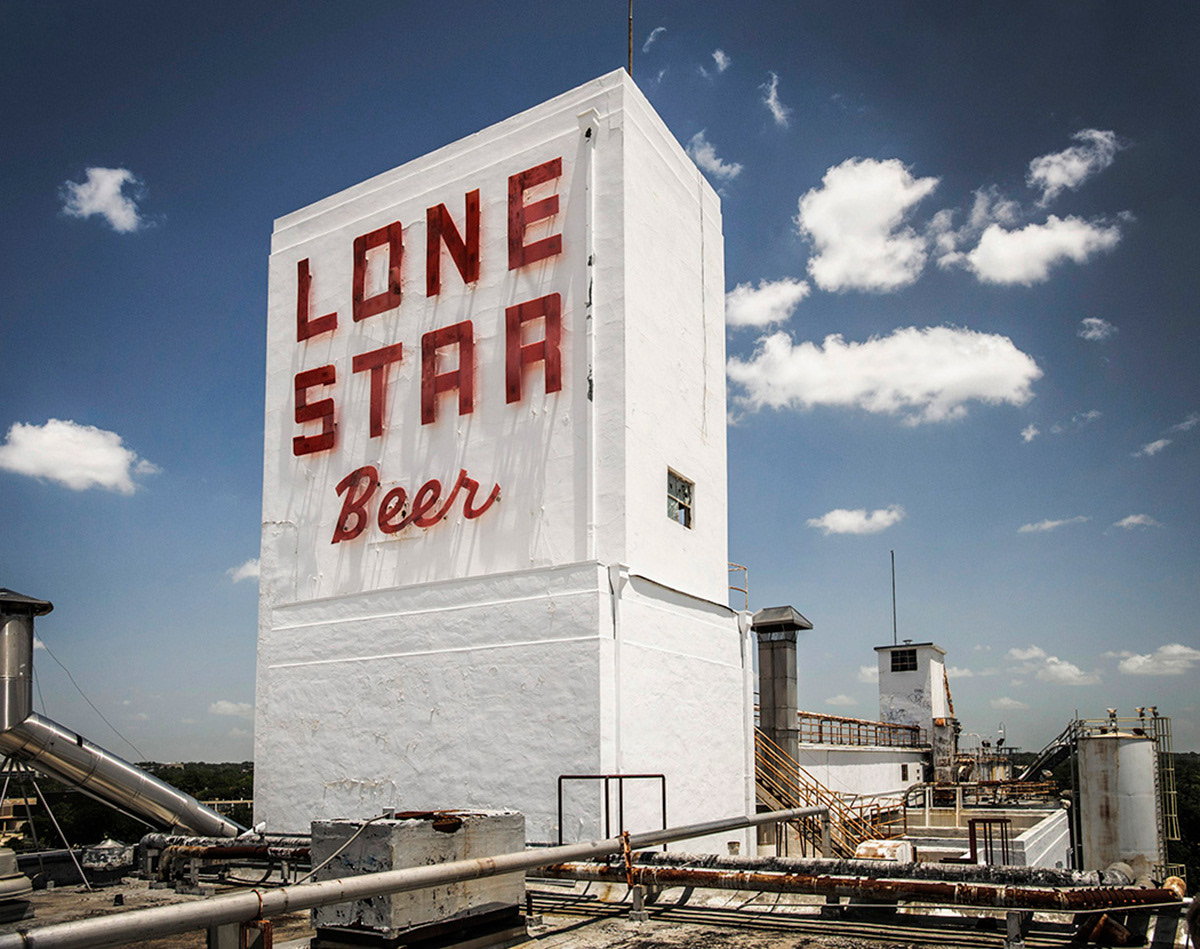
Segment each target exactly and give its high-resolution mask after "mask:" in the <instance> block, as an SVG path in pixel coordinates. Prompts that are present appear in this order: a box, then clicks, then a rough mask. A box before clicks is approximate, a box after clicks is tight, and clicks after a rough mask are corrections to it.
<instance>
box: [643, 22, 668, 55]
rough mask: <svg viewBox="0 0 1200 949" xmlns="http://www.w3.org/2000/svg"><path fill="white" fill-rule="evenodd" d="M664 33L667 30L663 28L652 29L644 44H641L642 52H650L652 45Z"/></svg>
mask: <svg viewBox="0 0 1200 949" xmlns="http://www.w3.org/2000/svg"><path fill="white" fill-rule="evenodd" d="M665 32H667V28H666V27H665V26H656V27H655V28H654V29H652V30H651V31H650V35H649V36H647V37H646V42H644V43H643V44H642V52H643V53H648V52H650V47H651V46H653V45H654V41H655V40H656V39H658V38H659V37H660V36H661V35H662V34H663V33H665Z"/></svg>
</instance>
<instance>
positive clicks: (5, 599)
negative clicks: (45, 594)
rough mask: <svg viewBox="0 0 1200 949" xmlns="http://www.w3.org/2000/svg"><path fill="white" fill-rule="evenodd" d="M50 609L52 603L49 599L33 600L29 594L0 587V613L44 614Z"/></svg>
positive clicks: (52, 605) (52, 607)
mask: <svg viewBox="0 0 1200 949" xmlns="http://www.w3.org/2000/svg"><path fill="white" fill-rule="evenodd" d="M52 609H54V604H53V603H51V602H50V601H49V600H35V599H34V598H33V597H31V596H26V595H25V594H24V593H17V592H16V591H15V590H10V589H8V587H0V613H17V614H28V615H30V616H45V615H46V614H47V613H49V612H50V611H51V610H52Z"/></svg>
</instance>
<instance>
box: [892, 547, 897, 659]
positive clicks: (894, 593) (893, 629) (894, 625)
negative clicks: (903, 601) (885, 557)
mask: <svg viewBox="0 0 1200 949" xmlns="http://www.w3.org/2000/svg"><path fill="white" fill-rule="evenodd" d="M892 645H893V646H895V645H896V551H894V550H893V551H892Z"/></svg>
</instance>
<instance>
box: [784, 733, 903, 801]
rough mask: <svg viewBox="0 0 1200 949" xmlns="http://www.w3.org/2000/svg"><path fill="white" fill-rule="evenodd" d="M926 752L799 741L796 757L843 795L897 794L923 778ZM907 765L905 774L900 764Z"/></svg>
mask: <svg viewBox="0 0 1200 949" xmlns="http://www.w3.org/2000/svg"><path fill="white" fill-rule="evenodd" d="M926 759H927V755H926V753H924V752H922V751H920V750H919V749H915V748H881V747H872V746H857V745H824V744H822V745H818V744H813V743H808V742H801V744H800V752H799V757H798V759H797V761H798V762H799V764H800V767H802V768H803V769H804V770H805V771H807V772H808V773H809V774H811V775H812V776H813V777H814V778H816V779H817V780H818V781H820V782H821V783H822V784H824V785H825V786H826V787H827V788H829V789H830V790H831V791H835V792H837V793H838V794H842V795H872V794H900V793H902V792H903V791H905V790H906V789H907V788H909V787H911V786H912V785H914V784H919V783H920V782H921V781H922V780H923V779H924V774H925V761H926ZM903 765H908V777H907V778H904V777H902V766H903Z"/></svg>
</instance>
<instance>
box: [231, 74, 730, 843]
mask: <svg viewBox="0 0 1200 949" xmlns="http://www.w3.org/2000/svg"><path fill="white" fill-rule="evenodd" d="M724 362H725V323H724V271H723V251H722V237H721V215H720V203H719V200H718V198H717V196H716V194H715V193H714V191H713V189H712V188H711V187H710V186H709V185H708V183H707V182H706V181H705V180H704V178H703V176H702V175H701V174H700V172H699V171H698V170H697V169H696V167H695V166H694V165H693V164H692V162H691V161H690V159H689V158H688V157H687V155H686V154H685V153H684V151H683V149H682V148H681V147H680V146H679V144H678V142H677V141H676V140H675V138H674V137H673V136H672V135H671V133H670V132H669V131H668V129H667V128H666V127H665V125H664V124H663V123H662V121H661V120H660V119H659V118H658V116H657V115H656V114H655V113H654V111H653V109H652V108H651V107H650V105H649V103H648V102H647V101H646V99H645V98H644V97H643V96H642V94H641V93H640V92H639V90H638V89H637V87H636V86H635V85H634V84H633V82H632V81H631V80H630V79H629V77H628V76H627V75H626V74H625V73H624V72H623V71H618V72H614V73H611V74H609V75H607V76H604V77H602V78H600V79H597V80H595V81H593V82H590V83H587V84H586V85H583V86H581V87H579V88H578V89H574V90H572V91H571V92H568V93H566V94H564V95H561V96H558V97H557V98H555V99H552V100H551V101H549V102H546V103H543V104H542V105H539V106H537V107H535V108H533V109H530V110H529V111H527V112H523V113H521V114H520V115H517V116H514V117H513V118H510V119H508V120H506V121H504V122H501V123H500V124H498V125H495V126H492V127H491V128H488V129H485V130H484V131H481V132H478V133H476V134H475V135H472V136H470V137H468V138H465V139H463V140H461V141H459V142H455V143H453V144H451V145H448V146H446V147H444V148H441V149H439V150H438V151H436V152H433V153H431V154H429V155H426V156H424V157H422V158H419V159H416V160H415V161H411V162H409V163H407V164H405V165H402V166H400V167H399V168H396V169H394V170H392V171H389V172H385V173H384V174H381V175H379V176H377V177H375V178H372V179H370V180H369V181H365V182H363V183H361V184H358V185H356V186H354V187H352V188H349V189H348V190H346V191H343V192H341V193H338V194H336V195H333V196H331V197H329V198H326V199H324V200H322V201H319V202H317V203H316V204H313V205H311V206H309V207H307V208H304V209H302V210H300V211H297V212H295V213H293V214H289V215H287V216H285V217H283V218H281V219H279V220H278V221H277V222H276V225H275V231H274V235H273V238H272V253H271V261H270V292H269V317H268V343H267V414H266V442H265V465H264V483H263V540H262V557H261V579H260V590H261V594H260V595H261V606H260V618H259V650H258V685H257V700H256V729H255V763H256V771H255V809H256V813H255V819H256V820H262V819H266V820H267V821H268V822H269V824H270V826H271V827H272V828H273V829H276V830H283V829H292V830H301V829H304V828H306V827H307V826H308V822H309V820H310V819H312V818H314V817H335V816H336V817H362V816H370V815H373V814H377V813H379V812H380V811H381V810H382V809H384V808H388V807H399V808H403V809H419V808H438V807H495V808H514V809H518V810H520V811H522V812H524V813H525V815H526V817H527V821H528V828H529V835H530V838H531V839H533V840H551V839H554V838H556V837H557V835H558V832H559V828H558V826H557V825H558V819H557V807H556V790H557V785H556V782H557V778H558V776H559V775H562V774H604V773H617V772H621V773H630V772H653V773H662V774H664V775H665V776H666V783H667V798H668V820H669V821H670V822H671V823H681V822H687V821H693V820H702V819H709V818H715V817H719V816H728V815H731V814H735V813H747V812H749V811H752V810H753V740H752V732H751V729H752V715H751V711H752V706H751V703H752V683H751V681H750V674H749V664H750V655H751V650H750V644H749V641H748V639H747V637H748V636H749V623H748V622H742V623H740V624H739V621H738V619H739V618H738V617H737V615H736V614H735V613H734V612H733V611H732V610H730V609H729V608H728V607H727V606H726V586H727V579H726V562H727V553H726V543H727V541H726V459H725V371H724ZM589 787H590V785H588V784H587V783H586V782H582V783H580V782H575V783H570V782H569V783H568V786H567V788H566V792H567V793H566V798H567V800H566V806H567V819H565V820H564V821H563V823H564V825H566V826H564V828H563V831H564V835H565V838H566V839H568V840H569V839H574V838H577V837H579V836H580V835H582V834H586V835H588V836H591V835H593V834H595V833H596V832H597V831H598V830H602V829H603V828H602V827H601V825H600V824H599V823H598V815H599V813H600V809H599V803H598V800H597V797H596V793H595V791H594V790H592V791H590V792H588V791H586V790H585V789H587V788H589ZM658 802H659V792H658V789H657V786H656V785H654V784H653V783H652V782H651V783H649V784H648V783H646V782H640V783H639V782H634V783H631V784H630V785H629V787H628V789H627V792H626V824H627V825H629V827H630V829H633V830H638V829H644V828H646V827H649V826H655V825H656V824H657V822H658V821H659V820H660V812H659V804H658ZM614 830H615V828H614Z"/></svg>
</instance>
